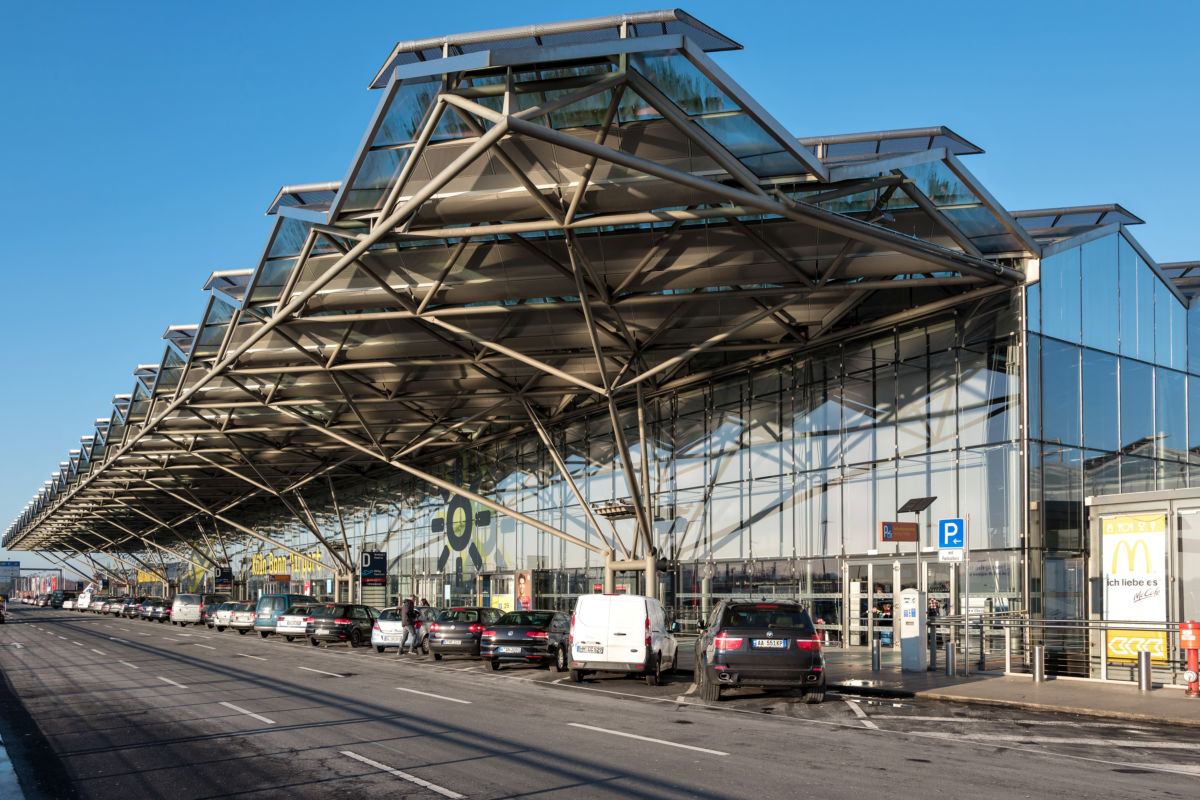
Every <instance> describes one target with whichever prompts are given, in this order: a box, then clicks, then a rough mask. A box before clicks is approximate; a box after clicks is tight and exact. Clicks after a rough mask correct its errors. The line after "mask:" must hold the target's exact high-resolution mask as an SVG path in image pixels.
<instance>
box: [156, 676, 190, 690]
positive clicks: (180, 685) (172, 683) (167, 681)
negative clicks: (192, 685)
mask: <svg viewBox="0 0 1200 800" xmlns="http://www.w3.org/2000/svg"><path fill="white" fill-rule="evenodd" d="M154 677H156V678H158V679H159V680H160V681H162V682H163V683H169V684H171V685H172V686H178V687H179V688H180V689H186V688H187V687H186V686H184V685H183V684H182V683H176V682H175V681H173V680H171V679H170V678H164V677H163V676H162V675H155V676H154Z"/></svg>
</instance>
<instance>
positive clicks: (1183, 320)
mask: <svg viewBox="0 0 1200 800" xmlns="http://www.w3.org/2000/svg"><path fill="white" fill-rule="evenodd" d="M1187 320H1188V316H1187V309H1186V308H1184V307H1183V306H1182V305H1181V304H1180V303H1179V301H1178V300H1176V299H1175V298H1174V296H1172V297H1171V363H1170V366H1171V368H1172V369H1178V370H1184V369H1187Z"/></svg>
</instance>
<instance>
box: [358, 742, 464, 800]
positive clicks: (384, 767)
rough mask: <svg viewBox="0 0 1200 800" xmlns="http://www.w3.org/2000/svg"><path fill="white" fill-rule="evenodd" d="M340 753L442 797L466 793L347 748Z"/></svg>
mask: <svg viewBox="0 0 1200 800" xmlns="http://www.w3.org/2000/svg"><path fill="white" fill-rule="evenodd" d="M341 753H342V755H344V756H349V757H350V758H353V759H355V760H356V761H361V762H362V763H364V764H367V765H369V766H372V767H374V768H375V769H381V770H383V771H384V772H389V773H391V774H392V775H395V776H396V777H397V778H403V779H404V780H406V781H408V782H409V783H415V784H416V785H417V786H423V787H424V788H426V789H429V790H430V791H433V792H437V793H438V794H440V795H441V796H442V797H449V798H451V799H452V800H459V798H463V797H466V795H462V794H459V793H458V792H455V791H452V790H450V789H447V788H446V787H445V786H438V785H437V784H436V783H430V782H429V781H427V780H424V779H422V778H418V777H417V776H416V775H410V774H408V773H407V772H403V771H402V770H398V769H396V768H395V767H389V766H388V765H387V764H380V763H379V762H378V761H372V760H371V759H369V758H367V757H366V756H360V755H359V754H358V753H351V752H350V751H349V750H342V751H341Z"/></svg>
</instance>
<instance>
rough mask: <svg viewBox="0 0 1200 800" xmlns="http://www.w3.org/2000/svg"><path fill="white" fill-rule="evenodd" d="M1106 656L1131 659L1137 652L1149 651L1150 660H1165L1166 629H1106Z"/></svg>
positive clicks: (1162, 662) (1156, 661) (1134, 657)
mask: <svg viewBox="0 0 1200 800" xmlns="http://www.w3.org/2000/svg"><path fill="white" fill-rule="evenodd" d="M1107 638H1108V657H1109V658H1111V659H1116V660H1118V661H1125V660H1133V659H1136V658H1137V654H1138V653H1139V652H1142V651H1143V650H1144V651H1147V652H1149V653H1150V660H1151V661H1153V662H1155V663H1158V664H1165V663H1166V661H1167V633H1166V631H1108V637H1107Z"/></svg>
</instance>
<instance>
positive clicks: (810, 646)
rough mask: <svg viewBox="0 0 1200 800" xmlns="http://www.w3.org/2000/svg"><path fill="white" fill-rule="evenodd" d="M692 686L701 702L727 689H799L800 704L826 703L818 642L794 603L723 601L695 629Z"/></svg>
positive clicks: (810, 625)
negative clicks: (801, 702) (698, 633)
mask: <svg viewBox="0 0 1200 800" xmlns="http://www.w3.org/2000/svg"><path fill="white" fill-rule="evenodd" d="M696 686H697V687H698V688H699V691H700V697H701V698H703V699H704V700H709V701H711V700H719V699H721V689H722V688H724V687H726V686H762V687H764V688H771V689H775V688H778V689H789V688H799V689H800V690H801V691H802V692H803V696H804V702H806V703H820V702H821V701H822V700H824V699H825V655H824V653H822V652H821V639H820V636H819V635H818V634H817V629H816V627H815V626H814V625H813V622H812V619H811V618H809V616H808V612H807V611H805V610H804V607H803V606H802V605H800V604H799V603H796V602H793V601H789V600H781V601H777V602H767V601H763V602H757V603H756V602H754V601H752V600H722V601H721V602H720V603H719V604H717V607H716V608H715V609H713V612H712V616H711V617H709V619H708V621H707V622H706V623H701V625H700V638H699V639H698V640H697V641H696Z"/></svg>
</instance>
